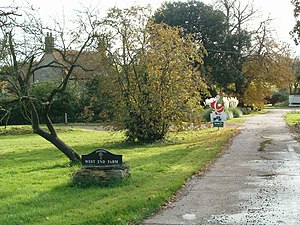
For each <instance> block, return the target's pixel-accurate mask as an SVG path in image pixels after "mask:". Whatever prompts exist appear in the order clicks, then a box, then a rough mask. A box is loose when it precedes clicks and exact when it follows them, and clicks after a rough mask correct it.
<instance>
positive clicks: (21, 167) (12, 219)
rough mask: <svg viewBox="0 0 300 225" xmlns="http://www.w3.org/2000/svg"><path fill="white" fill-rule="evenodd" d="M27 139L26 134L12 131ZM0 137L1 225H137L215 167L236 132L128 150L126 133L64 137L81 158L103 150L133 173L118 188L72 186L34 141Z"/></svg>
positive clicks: (57, 156) (67, 170)
mask: <svg viewBox="0 0 300 225" xmlns="http://www.w3.org/2000/svg"><path fill="white" fill-rule="evenodd" d="M13 131H14V132H16V131H18V133H22V131H23V130H22V128H19V129H16V128H14V129H13ZM8 133H9V135H8V134H7V132H6V131H3V129H2V128H1V130H0V134H1V135H0V184H1V185H0V224H3V225H4V224H5V225H10V224H12V225H17V224H20V225H28V224H37V225H47V224H49V225H50V224H51V225H54V224H55V225H59V224H61V225H71V224H74V225H75V224H76V225H79V224H82V225H83V224H84V225H96V224H101V225H102V224H110V225H118V224H138V223H139V222H141V221H142V220H143V218H145V217H146V216H148V215H150V214H151V213H153V212H154V211H156V210H157V209H158V208H159V207H160V205H162V204H164V202H166V201H167V200H168V199H170V198H171V196H172V194H174V192H176V191H177V190H178V189H179V188H180V187H182V185H183V184H184V182H185V181H186V180H187V179H188V178H189V177H190V176H191V175H192V174H194V173H196V172H197V171H198V170H199V169H201V168H203V167H204V166H205V165H206V164H207V163H209V162H210V161H211V160H212V159H213V158H214V157H215V156H216V155H217V154H218V153H219V152H220V151H221V149H222V148H223V146H225V143H226V142H228V140H229V139H230V137H232V136H233V135H234V134H235V133H236V129H220V130H217V129H205V130H202V131H189V132H182V133H177V134H171V135H170V136H169V137H168V141H167V142H161V143H155V144H147V145H146V144H145V145H142V144H136V145H129V144H127V143H125V142H124V136H123V133H122V132H104V131H87V130H75V129H69V130H67V131H65V130H63V129H62V130H61V131H60V137H61V138H62V139H63V140H64V141H66V142H67V143H68V144H69V145H71V146H72V147H73V148H74V149H76V150H77V151H78V152H79V153H80V154H87V153H90V152H92V151H93V150H95V149H97V148H99V147H101V148H106V149H108V150H109V151H111V152H113V153H115V154H122V155H123V160H124V161H125V162H127V163H129V164H130V165H131V167H132V170H131V176H130V177H129V178H128V179H127V180H126V181H125V182H123V183H122V184H119V185H114V186H111V187H90V188H85V189H84V188H78V187H72V186H71V185H70V181H71V175H72V173H73V172H74V171H75V170H76V169H78V167H69V165H68V160H67V158H66V157H65V156H63V155H62V153H60V152H59V151H58V150H56V149H55V148H54V147H53V146H52V145H51V144H49V143H48V142H46V141H45V140H43V139H42V138H40V137H39V136H36V135H34V134H31V133H30V130H29V129H28V130H27V131H26V132H24V134H20V135H12V134H11V133H13V132H12V131H10V132H8Z"/></svg>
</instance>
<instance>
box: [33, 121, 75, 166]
mask: <svg viewBox="0 0 300 225" xmlns="http://www.w3.org/2000/svg"><path fill="white" fill-rule="evenodd" d="M33 131H34V133H36V134H38V135H40V136H41V137H43V138H45V139H46V140H47V141H49V142H50V143H52V144H53V145H54V146H55V147H56V148H58V149H59V150H60V151H61V152H62V153H64V154H65V156H67V157H68V158H69V159H70V160H71V161H72V162H79V161H80V155H79V154H78V153H77V152H75V151H74V150H73V149H72V148H71V147H69V146H68V145H67V144H66V143H64V142H63V141H62V140H61V139H60V138H59V137H58V136H57V135H56V134H51V133H47V132H46V131H44V130H43V129H41V128H40V127H39V128H38V129H34V130H33Z"/></svg>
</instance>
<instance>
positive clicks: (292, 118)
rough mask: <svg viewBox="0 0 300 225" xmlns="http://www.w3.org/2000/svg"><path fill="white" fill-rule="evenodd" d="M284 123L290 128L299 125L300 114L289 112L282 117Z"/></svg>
mask: <svg viewBox="0 0 300 225" xmlns="http://www.w3.org/2000/svg"><path fill="white" fill-rule="evenodd" d="M284 119H285V121H286V122H287V123H288V125H289V126H291V127H296V126H297V125H299V124H300V112H296V111H295V112H289V113H286V114H285V115H284Z"/></svg>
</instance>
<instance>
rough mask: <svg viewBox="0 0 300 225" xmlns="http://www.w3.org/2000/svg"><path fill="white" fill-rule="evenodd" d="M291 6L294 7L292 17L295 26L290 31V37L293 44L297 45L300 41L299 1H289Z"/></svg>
mask: <svg viewBox="0 0 300 225" xmlns="http://www.w3.org/2000/svg"><path fill="white" fill-rule="evenodd" d="M291 2H292V4H293V5H294V6H295V8H294V17H295V19H296V24H295V26H294V29H293V30H292V31H291V35H292V36H293V37H294V41H295V43H296V44H297V45H298V44H299V40H300V20H299V16H300V1H299V0H291Z"/></svg>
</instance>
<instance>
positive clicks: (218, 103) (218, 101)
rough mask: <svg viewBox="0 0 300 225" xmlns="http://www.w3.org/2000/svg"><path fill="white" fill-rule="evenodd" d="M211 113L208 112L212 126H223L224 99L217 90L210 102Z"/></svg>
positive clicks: (224, 117)
mask: <svg viewBox="0 0 300 225" xmlns="http://www.w3.org/2000/svg"><path fill="white" fill-rule="evenodd" d="M210 106H211V107H212V110H213V111H212V113H211V114H210V121H211V122H212V123H213V126H214V127H218V128H220V127H224V122H225V121H226V117H227V115H226V112H224V101H223V96H222V93H221V92H219V93H218V95H217V96H216V98H215V100H214V101H212V102H211V104H210Z"/></svg>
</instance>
